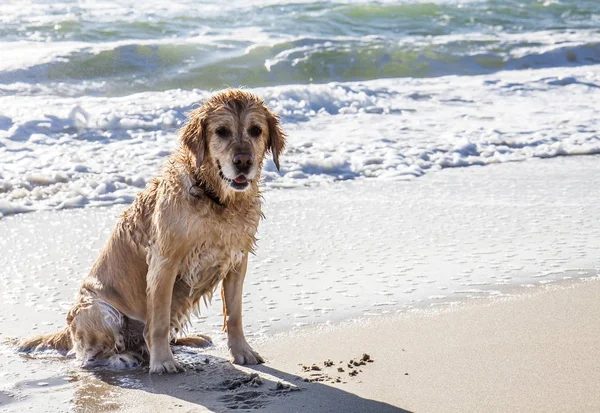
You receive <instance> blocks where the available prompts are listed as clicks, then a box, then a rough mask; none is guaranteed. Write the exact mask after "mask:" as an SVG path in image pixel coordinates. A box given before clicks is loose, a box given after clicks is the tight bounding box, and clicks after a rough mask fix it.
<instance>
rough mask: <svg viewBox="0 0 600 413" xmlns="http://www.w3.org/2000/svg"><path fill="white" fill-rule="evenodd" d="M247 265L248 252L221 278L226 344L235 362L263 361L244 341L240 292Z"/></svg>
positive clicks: (250, 362) (257, 362)
mask: <svg viewBox="0 0 600 413" xmlns="http://www.w3.org/2000/svg"><path fill="white" fill-rule="evenodd" d="M247 267H248V253H247V252H246V253H244V258H243V260H242V262H241V263H240V265H238V266H237V267H236V268H235V269H233V270H232V271H230V272H229V273H228V274H227V276H226V277H225V279H224V280H223V291H222V295H223V298H224V301H223V302H224V305H223V310H224V311H223V316H224V317H225V326H226V329H227V346H228V347H229V352H230V353H231V357H232V359H233V362H234V363H235V364H259V363H264V362H265V361H264V360H263V358H262V357H261V356H260V354H258V353H257V352H256V351H254V350H252V347H250V345H249V344H248V343H247V342H246V337H244V328H243V325H242V292H243V286H244V278H245V277H246V269H247Z"/></svg>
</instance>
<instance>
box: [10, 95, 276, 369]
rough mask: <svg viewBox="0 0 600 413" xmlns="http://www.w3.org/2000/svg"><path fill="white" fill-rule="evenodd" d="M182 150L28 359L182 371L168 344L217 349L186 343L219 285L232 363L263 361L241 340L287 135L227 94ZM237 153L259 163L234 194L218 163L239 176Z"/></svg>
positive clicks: (270, 118)
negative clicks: (266, 189)
mask: <svg viewBox="0 0 600 413" xmlns="http://www.w3.org/2000/svg"><path fill="white" fill-rule="evenodd" d="M251 124H252V125H258V126H259V127H260V128H261V131H262V132H261V135H260V136H259V137H252V136H250V135H248V133H249V132H247V130H249V129H248V125H251ZM223 125H226V126H227V127H228V128H229V129H230V130H231V131H232V132H233V133H232V136H231V137H230V139H223V138H221V137H219V136H217V134H216V132H215V131H216V129H217V128H218V127H219V126H221V127H222V126H223ZM180 143H181V145H180V147H179V148H178V150H177V151H176V152H175V153H174V154H173V155H171V156H170V158H169V159H168V162H167V163H166V165H165V166H164V168H163V169H162V171H161V173H160V174H159V175H158V176H157V177H155V178H154V179H153V180H152V181H151V182H150V183H149V184H148V185H147V187H146V188H145V189H144V191H142V192H141V193H140V194H138V196H137V198H136V200H135V201H134V202H133V204H132V205H131V206H130V207H129V208H128V209H127V210H126V211H125V212H124V213H123V214H122V215H121V217H120V220H119V222H118V224H117V225H116V228H115V229H114V231H113V233H112V235H111V237H110V239H109V241H108V243H107V245H106V246H105V248H104V249H103V250H102V252H101V253H100V256H99V258H98V260H97V261H96V263H95V264H94V266H93V268H92V269H91V271H90V273H89V275H88V276H87V278H86V279H85V280H84V282H83V285H82V287H81V289H80V292H79V296H78V298H77V301H76V303H75V305H74V306H73V308H72V309H71V310H70V311H69V313H68V316H67V327H66V328H65V329H64V330H62V331H61V332H59V333H56V334H50V335H45V336H39V337H35V338H32V339H29V340H24V341H22V342H21V343H20V349H21V350H22V351H33V350H40V349H46V348H55V349H58V350H60V351H64V352H67V351H70V352H72V353H75V354H76V356H77V358H78V359H79V360H81V362H82V363H83V365H86V366H91V365H98V364H105V365H108V366H110V367H113V368H127V367H132V366H134V365H137V364H138V363H139V362H140V360H141V358H142V357H148V356H149V358H150V371H151V372H153V373H162V372H175V371H179V370H181V367H180V366H179V365H178V363H177V362H176V361H175V360H174V358H173V355H172V353H171V348H170V344H179V345H193V346H203V345H207V344H210V339H209V338H208V337H206V336H199V337H179V336H180V335H181V334H182V332H184V331H185V327H186V325H187V324H188V323H189V318H190V316H191V315H192V314H193V313H194V312H195V311H197V310H198V308H199V305H200V303H201V301H202V300H204V301H210V299H211V298H212V295H213V293H214V291H215V289H216V288H217V287H218V285H219V283H221V282H222V291H221V294H222V297H223V315H224V317H225V324H224V328H225V329H226V330H227V333H228V345H229V348H230V352H231V356H232V358H233V361H234V362H236V363H240V364H256V363H260V362H262V361H263V360H262V358H261V357H260V356H259V355H258V354H257V353H256V352H255V351H254V350H252V349H251V348H250V346H249V345H248V344H247V342H246V339H245V338H244V333H243V328H242V318H241V302H242V285H243V280H244V277H245V273H246V265H247V257H248V253H250V252H252V251H253V249H254V246H255V242H256V238H255V234H256V230H257V227H258V223H259V220H260V218H261V198H260V191H259V186H258V183H259V181H260V172H261V169H262V164H263V161H264V159H265V156H266V154H267V153H269V152H270V153H271V154H272V156H273V160H274V162H275V164H276V166H277V167H279V155H280V154H281V152H282V151H283V149H284V146H285V135H284V133H283V132H282V130H281V128H280V126H279V121H278V117H277V116H276V115H274V114H273V113H271V112H270V111H269V110H268V109H267V108H266V107H265V105H264V102H263V101H262V100H261V99H259V98H258V97H256V96H254V95H252V94H250V93H247V92H244V91H240V90H227V91H224V92H221V93H218V94H216V95H214V96H213V97H212V98H211V99H209V100H208V101H207V102H205V103H204V104H203V105H202V106H201V107H199V108H198V109H196V110H194V111H192V112H191V113H190V115H189V120H188V122H187V124H186V125H185V126H184V127H183V129H182V133H181V138H180ZM240 151H243V152H247V153H251V154H252V155H253V156H254V159H255V161H256V164H255V165H253V167H252V168H253V169H252V170H251V172H250V175H249V176H251V178H252V179H251V182H250V183H249V185H248V187H247V189H245V190H244V191H235V190H234V189H232V188H231V186H230V183H231V179H229V181H227V179H223V178H222V177H221V176H220V175H219V171H220V167H221V165H225V166H224V167H223V171H224V172H222V174H223V173H225V172H227V171H230V170H232V168H233V167H232V166H231V165H230V164H228V162H230V160H231V159H232V156H233V154H235V153H236V152H240ZM228 173H230V172H228ZM227 178H231V177H230V176H228V177H227ZM198 182H203V183H204V189H205V191H210V192H211V193H212V194H213V195H215V196H217V197H218V198H219V200H220V201H221V202H222V206H221V205H218V204H217V203H215V202H214V200H213V199H211V197H209V196H207V194H206V193H205V192H203V191H202V190H200V189H199V187H198V185H197V183H198Z"/></svg>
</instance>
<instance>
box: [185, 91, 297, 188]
mask: <svg viewBox="0 0 600 413" xmlns="http://www.w3.org/2000/svg"><path fill="white" fill-rule="evenodd" d="M189 116H190V118H189V121H188V123H187V124H186V125H185V127H184V128H183V133H182V135H181V143H182V146H183V148H184V150H187V151H189V152H190V153H191V154H192V156H193V157H194V158H195V164H196V168H198V169H199V170H200V169H205V170H214V169H215V168H217V170H218V174H219V177H220V178H221V180H222V181H223V183H224V184H225V188H227V189H231V190H234V191H245V190H246V189H248V188H249V187H250V184H251V183H252V181H253V180H257V179H258V178H259V177H260V170H261V168H262V165H263V161H264V158H265V155H266V154H267V152H271V154H272V156H273V162H275V166H276V167H277V169H279V155H280V154H281V152H282V151H283V149H284V147H285V134H284V133H283V131H282V130H281V127H280V125H279V117H278V116H277V115H275V114H273V113H272V112H271V111H270V110H269V109H267V107H266V106H265V103H264V101H263V100H262V99H260V98H259V97H257V96H255V95H253V94H251V93H249V92H245V91H242V90H226V91H223V92H220V93H217V94H215V95H214V96H212V97H211V98H210V99H209V100H208V101H206V102H205V103H204V104H203V105H202V106H201V107H200V108H198V109H196V110H194V111H192V112H191V113H190V115H189Z"/></svg>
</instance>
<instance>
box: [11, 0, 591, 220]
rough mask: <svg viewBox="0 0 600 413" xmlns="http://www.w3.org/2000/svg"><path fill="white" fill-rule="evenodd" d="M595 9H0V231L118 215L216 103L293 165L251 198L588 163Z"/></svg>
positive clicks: (511, 1) (170, 5) (437, 3)
mask: <svg viewBox="0 0 600 413" xmlns="http://www.w3.org/2000/svg"><path fill="white" fill-rule="evenodd" d="M599 64H600V2H598V1H596V0H577V1H575V0H570V1H567V0H564V1H554V0H541V1H536V0H470V1H460V0H432V1H427V2H425V1H419V0H406V1H380V2H368V1H341V2H333V1H325V2H319V1H288V2H275V1H269V0H257V1H238V0H233V1H229V2H226V3H223V4H222V3H220V2H219V3H216V2H202V1H193V2H192V1H179V2H163V1H157V0H154V1H148V2H144V3H143V4H142V3H140V2H133V1H130V0H122V1H112V0H107V1H65V0H53V1H45V0H32V1H21V0H4V1H3V2H2V3H1V4H0V216H2V215H8V214H15V213H20V212H25V211H30V210H39V209H64V208H74V207H82V206H88V205H89V206H98V205H108V204H115V203H127V202H130V201H131V200H132V199H133V197H134V196H135V194H136V193H137V192H138V191H139V190H140V188H143V187H144V185H145V183H146V182H147V181H148V179H149V178H150V177H151V176H152V175H153V174H154V173H156V171H157V170H158V168H159V167H160V165H161V163H162V162H163V161H164V160H165V158H166V156H167V155H168V154H169V153H170V152H171V151H172V150H173V148H174V147H175V145H176V135H177V129H178V128H179V127H180V126H181V124H182V122H183V121H184V120H185V116H186V113H187V112H188V111H189V110H190V109H191V108H192V107H193V106H194V105H195V104H197V103H199V102H201V101H202V100H203V99H205V98H206V97H207V96H209V95H210V93H211V92H212V91H215V90H220V89H222V88H225V87H229V86H231V87H240V86H241V87H246V88H249V89H250V90H252V91H254V92H256V93H257V94H259V95H261V96H263V97H264V98H265V99H266V101H267V103H268V105H269V106H270V107H271V108H272V109H273V110H275V111H276V112H278V113H279V114H280V115H281V116H282V119H283V123H284V128H285V129H286V131H287V132H288V134H289V145H288V146H289V149H288V151H287V153H286V154H285V156H284V157H283V158H282V170H281V172H277V171H276V170H275V168H274V166H273V165H272V164H268V165H267V167H266V172H265V186H266V187H267V190H269V189H270V188H296V187H304V186H321V185H336V182H337V181H340V180H360V179H385V180H405V179H415V178H418V177H420V176H422V175H424V174H426V173H429V172H432V171H437V170H440V169H444V168H449V167H464V166H470V165H488V164H492V163H501V162H514V161H526V160H529V159H532V158H539V157H542V158H549V157H555V156H568V155H585V154H595V153H600V139H599V138H598V133H597V131H598V130H599V126H600V125H599V120H598V119H599V116H598V113H597V109H596V108H598V107H600V105H599V104H600V90H599V88H600V70H599V68H600V66H599Z"/></svg>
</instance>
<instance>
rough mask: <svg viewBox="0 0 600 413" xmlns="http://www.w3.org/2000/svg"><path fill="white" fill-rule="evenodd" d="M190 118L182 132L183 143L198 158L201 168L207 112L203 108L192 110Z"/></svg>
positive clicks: (197, 164)
mask: <svg viewBox="0 0 600 413" xmlns="http://www.w3.org/2000/svg"><path fill="white" fill-rule="evenodd" d="M188 116H189V120H188V121H187V123H186V124H185V126H184V127H183V131H182V132H181V139H180V141H181V145H182V146H183V147H184V148H185V149H187V150H188V151H190V152H191V154H192V155H193V156H194V157H195V158H196V167H197V168H198V169H200V167H201V166H202V162H204V152H205V148H204V147H205V139H204V135H205V131H204V124H205V123H206V113H205V112H204V110H202V108H200V109H196V110H194V111H192V112H190V114H189V115H188Z"/></svg>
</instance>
